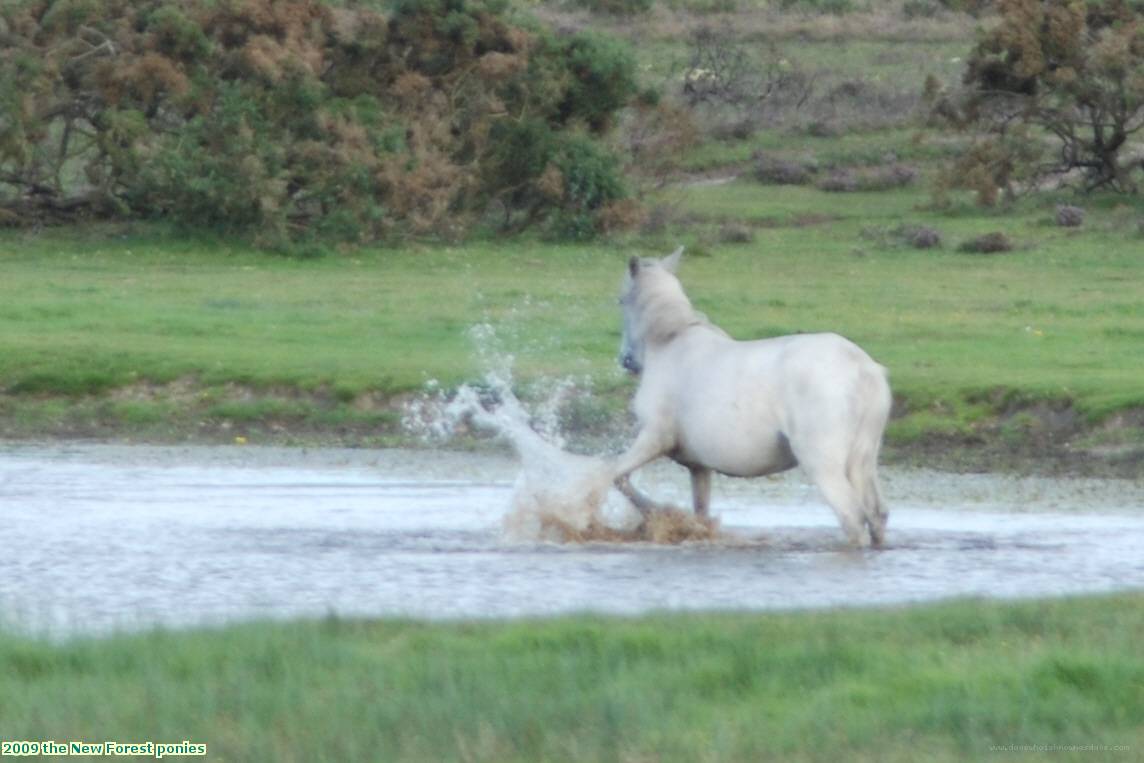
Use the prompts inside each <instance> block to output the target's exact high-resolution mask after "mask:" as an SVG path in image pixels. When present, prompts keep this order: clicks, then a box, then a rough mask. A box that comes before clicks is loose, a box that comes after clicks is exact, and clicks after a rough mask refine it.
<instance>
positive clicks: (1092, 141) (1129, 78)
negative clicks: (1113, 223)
mask: <svg viewBox="0 0 1144 763" xmlns="http://www.w3.org/2000/svg"><path fill="white" fill-rule="evenodd" d="M999 8H1000V11H1001V13H1000V19H999V21H998V23H996V24H992V25H990V26H989V27H987V28H985V29H983V31H982V32H981V33H980V36H979V38H978V41H977V45H976V46H975V47H974V49H973V51H972V52H971V54H970V55H969V57H968V58H967V61H966V69H965V74H964V78H963V82H964V85H965V89H964V91H963V92H962V93H959V94H956V95H954V96H947V97H943V98H940V99H935V104H934V112H935V114H940V115H941V116H943V117H944V118H946V119H948V120H949V121H952V122H953V123H954V124H955V125H957V126H959V127H962V128H972V129H974V130H976V131H978V132H985V133H988V134H989V136H990V141H991V142H992V143H993V144H994V145H997V146H1002V145H1006V143H1007V142H1010V146H1009V147H1010V148H1011V141H1012V139H1013V138H1014V136H1015V135H1016V134H1017V133H1019V132H1024V133H1025V136H1018V137H1024V138H1025V139H1026V140H1028V139H1031V141H1030V142H1034V143H1036V142H1040V140H1041V137H1040V136H1041V135H1042V134H1043V135H1046V136H1049V137H1050V139H1051V140H1052V141H1054V142H1055V143H1056V145H1055V146H1054V147H1053V148H1054V149H1055V150H1053V151H1050V152H1046V153H1045V156H1046V157H1047V158H1048V161H1044V162H1042V161H1034V162H1024V163H1022V162H1016V163H1014V164H1013V173H1011V174H1014V175H1015V177H1016V179H1017V180H1019V181H1021V182H1022V184H1023V185H1025V186H1035V185H1036V183H1037V180H1038V176H1039V175H1041V174H1045V173H1054V174H1064V173H1068V172H1071V171H1073V170H1079V171H1081V172H1082V173H1083V174H1084V176H1085V187H1086V189H1087V190H1094V189H1098V188H1107V189H1112V190H1115V191H1121V192H1132V191H1135V190H1136V189H1137V183H1136V179H1135V175H1136V174H1137V171H1138V170H1139V169H1140V166H1139V162H1136V161H1131V162H1128V163H1125V161H1124V159H1123V154H1124V153H1125V151H1126V149H1127V148H1128V147H1129V146H1131V144H1132V141H1133V137H1134V135H1135V134H1136V133H1137V132H1138V131H1139V129H1140V125H1141V123H1142V120H1144V24H1142V23H1141V13H1140V9H1139V7H1134V6H1133V4H1132V3H1130V2H1125V0H1087V1H1086V2H1079V1H1074V0H1003V1H1002V2H1000V3H999Z"/></svg>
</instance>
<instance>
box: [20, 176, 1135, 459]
mask: <svg viewBox="0 0 1144 763" xmlns="http://www.w3.org/2000/svg"><path fill="white" fill-rule="evenodd" d="M679 198H680V199H682V201H681V202H680V203H681V205H682V206H684V207H685V209H686V210H687V212H688V214H690V215H691V216H692V220H693V221H695V222H693V224H692V226H691V227H690V228H689V229H687V230H680V231H678V232H677V233H670V232H669V233H666V234H661V235H660V236H658V237H651V238H648V237H645V238H635V239H629V240H613V241H607V242H601V243H597V244H592V245H570V244H565V245H558V244H549V243H543V242H539V241H535V240H527V239H523V240H522V239H517V240H514V241H511V242H496V241H487V242H474V243H470V244H467V245H465V246H460V247H449V246H440V245H434V246H429V245H426V246H406V247H402V248H399V249H363V250H357V251H353V252H350V253H345V254H333V255H330V256H327V257H323V258H316V259H298V258H285V257H276V256H273V255H267V254H265V253H261V252H258V251H255V250H251V249H249V248H246V247H244V246H242V245H237V244H230V243H226V242H222V241H219V240H217V239H214V240H201V239H194V238H192V239H188V238H186V237H182V236H177V235H165V234H163V233H162V232H161V231H159V230H157V229H147V228H144V229H141V230H142V232H139V230H138V229H137V230H135V231H134V232H127V233H126V234H124V233H123V232H121V231H118V230H115V229H107V228H89V229H81V230H79V231H49V232H44V233H40V234H22V233H8V234H4V235H3V236H2V237H0V267H2V268H3V273H4V278H3V279H2V280H0V387H2V388H3V389H4V390H5V393H4V394H3V395H2V396H0V431H2V432H6V433H7V434H9V435H10V436H20V435H27V434H38V433H44V432H47V433H51V432H61V433H74V434H85V433H93V434H100V433H108V432H109V433H111V434H123V433H124V432H126V433H127V434H132V433H134V434H136V435H140V436H146V437H150V438H152V439H180V438H184V437H187V436H195V435H196V434H202V435H204V436H208V437H209V436H218V435H219V433H220V432H222V433H224V434H225V433H229V432H232V431H236V428H237V429H244V428H245V429H246V430H250V431H251V432H256V433H258V434H259V436H262V435H266V436H270V434H272V433H273V432H279V435H278V436H277V439H279V440H281V439H283V436H287V435H289V434H290V432H291V431H294V432H296V433H297V434H298V435H299V436H301V434H302V433H311V434H315V433H316V434H318V435H321V434H322V433H325V434H326V435H328V436H330V437H333V438H336V437H337V436H338V433H339V432H351V433H353V437H354V438H357V440H358V441H366V442H368V441H371V440H370V438H371V437H372V438H390V439H392V438H400V437H401V433H400V429H399V427H398V426H397V419H398V411H397V403H398V402H400V400H401V399H403V395H405V394H407V393H410V392H412V391H416V390H418V389H420V388H421V387H422V386H423V385H424V384H425V383H426V382H427V381H429V380H430V379H435V380H438V381H440V382H441V383H442V384H443V385H445V386H446V387H449V386H453V385H456V384H458V383H460V382H463V381H467V380H474V379H478V378H480V376H481V374H482V372H483V369H482V368H481V359H480V353H479V352H478V349H479V348H477V347H476V346H475V345H474V342H473V339H472V336H471V332H470V329H471V327H472V326H474V325H476V324H485V323H487V324H489V325H491V326H493V327H494V328H495V329H496V333H497V337H498V344H499V349H500V350H501V351H502V352H505V353H511V354H512V355H514V357H515V364H516V371H517V378H518V381H519V382H520V383H521V384H522V385H528V384H529V383H535V384H536V385H538V386H539V387H541V388H542V387H543V382H544V380H552V379H557V378H561V377H565V376H573V377H577V378H581V379H584V378H586V379H588V380H590V381H591V382H592V385H591V390H592V391H591V393H590V394H589V395H587V396H586V398H585V399H584V400H581V402H580V407H581V409H586V410H588V411H589V414H590V415H589V418H591V419H592V420H593V421H596V422H597V423H598V424H599V425H600V426H602V427H604V428H609V427H611V428H613V429H616V430H621V429H622V428H623V426H624V420H623V413H622V409H623V405H624V401H625V400H626V399H627V397H628V396H629V395H630V394H631V391H632V385H631V383H630V382H629V381H627V380H626V379H625V378H624V376H623V375H622V374H621V372H620V371H619V370H618V368H617V367H616V364H615V360H614V357H615V353H616V347H617V344H618V339H619V316H618V311H617V308H616V306H615V297H616V294H617V289H618V284H619V280H620V275H621V274H622V269H623V266H624V262H625V260H626V258H627V257H628V256H629V255H631V254H633V253H639V254H645V255H651V254H660V253H665V252H666V251H668V248H669V247H670V246H673V245H674V244H675V243H676V241H682V242H684V243H687V244H689V245H690V246H691V251H692V254H691V255H690V256H689V257H688V258H687V259H686V260H685V264H684V267H683V269H682V272H681V276H682V279H683V281H684V283H685V285H686V286H687V288H688V290H689V292H690V294H691V296H692V298H693V300H694V302H695V303H696V306H697V307H698V308H699V309H701V310H704V311H705V312H707V313H708V315H709V316H710V317H711V318H712V319H713V320H714V321H715V322H716V323H718V324H720V325H722V326H723V327H725V328H726V329H727V330H728V331H729V332H730V333H731V334H732V335H733V336H736V337H740V338H752V337H762V336H770V335H775V334H782V333H790V332H799V331H836V332H839V333H842V334H844V335H846V336H849V337H851V338H852V339H854V340H855V341H857V342H859V343H860V344H862V345H863V346H864V347H866V348H867V349H868V350H869V351H870V353H871V354H872V355H873V356H874V357H875V358H876V359H877V360H879V361H880V362H882V363H883V364H885V365H886V366H888V367H889V369H890V371H891V381H892V385H893V388H894V391H895V394H896V396H897V398H898V400H899V404H898V417H897V418H896V419H895V421H894V423H893V424H892V427H891V432H890V441H891V444H894V443H898V444H903V443H909V442H911V441H914V440H916V439H917V438H919V437H926V436H928V435H932V434H935V433H936V434H945V435H949V436H956V437H963V438H973V437H976V436H978V435H981V436H985V437H989V436H991V435H990V434H989V433H990V432H994V433H996V432H999V431H1000V428H1002V427H1004V426H1006V425H1009V424H1012V425H1013V426H1018V425H1019V426H1022V427H1025V428H1032V429H1036V427H1037V426H1039V425H1038V424H1037V423H1036V422H1035V421H1034V422H1025V423H1021V422H1017V424H1013V422H1012V421H1011V419H1012V416H1013V414H1015V413H1018V412H1021V411H1027V410H1031V409H1037V408H1038V407H1040V408H1044V407H1046V406H1047V407H1049V408H1052V409H1054V410H1057V411H1062V410H1067V411H1069V412H1070V415H1071V416H1072V417H1073V418H1075V419H1076V421H1077V422H1078V423H1077V426H1078V427H1081V428H1082V429H1083V430H1084V431H1086V432H1090V433H1091V432H1096V433H1098V434H1099V432H1100V431H1102V423H1103V422H1108V421H1110V420H1112V418H1113V416H1114V414H1117V413H1122V412H1125V411H1133V410H1138V409H1139V408H1140V407H1142V406H1144V387H1142V386H1141V385H1140V382H1139V368H1140V367H1141V365H1140V364H1141V360H1142V356H1141V354H1140V341H1141V338H1142V337H1144V286H1142V285H1141V284H1142V282H1141V280H1140V279H1139V278H1138V277H1137V274H1138V273H1139V270H1140V266H1141V263H1140V257H1141V254H1140V252H1141V251H1142V247H1141V239H1140V238H1139V234H1138V233H1137V231H1136V230H1135V229H1134V227H1132V226H1131V225H1130V224H1129V223H1131V222H1132V221H1133V219H1134V218H1133V213H1132V211H1131V210H1128V211H1126V208H1125V207H1124V206H1123V205H1119V204H1109V205H1105V206H1103V207H1094V208H1090V212H1089V221H1088V224H1087V227H1086V228H1085V229H1084V230H1082V231H1081V232H1079V233H1077V232H1074V231H1071V230H1069V229H1064V228H1058V227H1056V226H1055V225H1052V224H1050V220H1051V215H1052V207H1051V206H1050V205H1049V204H1048V203H1044V204H1040V205H1035V204H1029V205H1028V206H1026V207H1024V208H1022V209H1020V210H1019V211H1018V212H1016V213H1010V214H1007V215H1005V216H1000V215H997V214H994V213H989V212H978V211H976V210H975V209H972V208H962V209H959V210H958V211H956V212H954V213H939V212H932V211H923V210H920V209H918V208H917V207H916V201H917V199H916V195H915V194H914V193H912V192H910V191H908V190H907V191H892V192H880V193H852V194H831V193H825V192H822V191H818V190H816V189H813V188H802V187H799V188H795V187H775V186H764V185H759V184H756V183H753V182H750V181H748V180H739V181H737V182H734V183H730V184H725V185H714V186H702V187H694V188H691V189H689V190H687V191H686V192H684V193H683V194H682V195H681V196H680V197H679ZM728 220H731V221H738V222H740V223H742V224H744V225H746V226H748V227H749V228H750V229H751V231H752V233H753V236H754V240H753V241H752V242H750V243H744V244H730V243H720V242H719V240H718V237H717V230H718V228H719V226H720V225H722V224H724V223H725V222H726V221H728ZM902 224H915V225H916V224H925V225H929V226H933V227H934V228H936V229H938V230H939V231H940V232H941V233H942V235H943V238H944V240H945V241H946V242H948V243H946V245H945V246H944V247H943V248H941V249H939V250H915V249H912V248H910V247H907V246H904V245H903V244H901V243H900V242H899V241H898V240H897V238H896V236H895V233H894V231H895V229H896V228H897V227H899V226H901V225H902ZM993 230H1001V231H1004V232H1005V233H1006V234H1007V235H1009V236H1010V237H1011V238H1013V239H1014V240H1015V241H1016V242H1017V245H1018V247H1017V250H1016V251H1014V252H1011V253H1007V254H1002V255H992V256H985V255H971V254H964V253H960V252H958V251H956V245H957V243H958V242H959V241H960V240H964V239H965V238H969V237H971V236H975V235H979V234H980V233H983V232H987V231H993ZM1022 421H1023V420H1022ZM220 427H221V429H220ZM1010 429H1012V426H1010ZM1121 429H1122V428H1121ZM1007 431H1008V430H1007ZM1078 431H1079V430H1078ZM283 432H284V433H285V435H283V434H282V433H283ZM982 433H984V434H982ZM1009 434H1010V435H1013V436H1019V435H1020V434H1021V432H1020V431H1016V430H1014V431H1010V432H1009ZM1109 436H1112V434H1110V435H1109ZM1117 436H1123V432H1119V434H1117ZM1129 437H1130V438H1131V437H1134V435H1131V433H1130V434H1129Z"/></svg>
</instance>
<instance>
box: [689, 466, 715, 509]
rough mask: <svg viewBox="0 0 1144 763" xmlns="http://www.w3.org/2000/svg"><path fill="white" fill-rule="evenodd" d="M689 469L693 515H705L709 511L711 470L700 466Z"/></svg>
mask: <svg viewBox="0 0 1144 763" xmlns="http://www.w3.org/2000/svg"><path fill="white" fill-rule="evenodd" d="M690 469H691V505H692V506H694V507H695V516H697V517H706V516H707V514H708V512H710V511H711V470H710V469H705V468H704V467H702V466H692V467H690Z"/></svg>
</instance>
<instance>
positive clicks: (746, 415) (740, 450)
mask: <svg viewBox="0 0 1144 763" xmlns="http://www.w3.org/2000/svg"><path fill="white" fill-rule="evenodd" d="M682 254H683V247H680V248H679V249H677V250H675V252H674V253H672V254H671V255H670V256H668V257H666V258H665V259H663V260H641V259H640V258H638V257H633V258H632V259H631V260H630V261H629V263H628V272H627V274H626V276H625V278H624V288H623V294H622V296H621V298H620V305H621V307H622V310H623V319H624V332H623V340H622V344H621V346H620V364H621V365H622V366H623V367H624V368H626V369H627V370H628V371H630V372H631V373H633V374H636V375H638V376H639V388H638V390H637V391H636V396H635V400H634V402H633V406H632V407H633V411H634V413H635V415H636V418H637V420H638V422H639V434H638V435H637V436H636V440H635V442H634V443H633V444H632V446H631V447H630V448H629V449H628V450H627V451H626V452H625V453H623V454H621V455H619V456H617V457H616V460H615V461H614V463H613V475H614V477H615V480H616V486H617V487H618V488H619V489H620V491H621V492H623V493H624V495H626V496H627V497H628V499H629V500H631V501H632V503H633V504H635V505H636V506H637V507H638V508H639V509H640V511H642V512H644V513H645V514H646V513H647V512H648V511H651V510H654V509H657V508H660V506H659V504H656V503H655V502H654V501H652V500H651V499H649V498H647V497H646V496H644V495H643V494H642V493H640V492H639V491H637V490H636V489H635V488H633V487H632V485H631V483H630V482H629V480H628V477H629V475H630V474H631V473H632V472H633V471H635V470H636V469H638V468H640V467H641V466H643V465H644V464H647V463H649V462H650V461H653V460H655V459H657V458H659V457H660V456H668V457H669V458H671V459H672V460H674V461H676V462H677V463H679V464H682V465H683V466H686V467H687V468H688V469H690V470H691V493H692V499H693V501H694V505H695V513H696V514H698V515H706V514H707V511H708V507H709V502H710V498H711V472H712V471H717V472H719V473H720V474H726V475H730V476H734V477H759V476H762V475H765V474H773V473H775V472H781V471H785V470H787V469H790V468H792V467H794V466H796V465H799V466H802V468H803V469H804V470H805V471H806V473H807V475H808V476H809V477H810V478H811V480H813V481H814V483H815V484H816V485H817V486H818V488H819V489H820V490H821V491H822V495H823V498H825V500H826V502H827V503H829V504H830V506H831V508H833V509H834V513H835V514H836V515H837V517H838V521H839V523H840V524H841V525H842V529H843V530H844V531H845V533H846V537H847V539H848V540H849V541H850V543H852V544H853V545H856V546H866V545H869V544H871V543H872V544H874V545H875V546H879V545H881V544H882V542H883V540H884V538H885V530H886V509H885V507H884V505H883V503H882V496H881V491H880V490H879V487H878V476H877V468H878V450H879V448H880V446H881V442H882V432H883V430H884V429H885V427H886V421H887V419H888V418H889V415H890V404H891V398H890V386H889V384H888V383H887V381H886V369H884V368H883V367H882V366H880V365H878V364H877V363H875V362H874V361H873V360H871V358H870V356H869V355H867V354H866V353H865V352H864V351H863V350H862V349H861V348H859V347H858V346H857V345H855V344H854V343H853V342H850V341H849V340H847V339H844V338H842V337H840V336H838V335H837V334H796V335H792V336H780V337H775V338H773V339H760V340H756V341H750V342H739V341H735V340H734V339H731V338H730V337H729V336H728V335H727V334H726V333H725V332H724V331H723V330H722V329H720V328H718V327H717V326H715V325H713V324H712V323H710V322H709V321H708V320H707V318H706V316H704V315H703V314H702V313H699V312H696V311H695V309H694V308H692V306H691V302H690V300H688V298H687V295H686V294H684V293H683V287H682V286H681V285H680V283H679V279H677V278H676V277H675V270H676V268H677V266H678V265H679V260H680V257H681V255H682Z"/></svg>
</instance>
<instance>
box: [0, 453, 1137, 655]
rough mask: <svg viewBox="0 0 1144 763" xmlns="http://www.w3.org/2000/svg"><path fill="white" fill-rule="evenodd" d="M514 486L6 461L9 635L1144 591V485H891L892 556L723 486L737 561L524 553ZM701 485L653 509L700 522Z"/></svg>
mask: <svg viewBox="0 0 1144 763" xmlns="http://www.w3.org/2000/svg"><path fill="white" fill-rule="evenodd" d="M516 474H517V464H516V462H515V461H514V460H513V459H512V458H510V457H508V456H489V455H459V454H455V453H441V452H433V451H418V452H414V451H337V450H322V451H304V450H277V449H269V448H252V447H231V448H151V447H116V446H92V445H74V446H59V445H51V446H43V447H38V446H30V445H6V446H5V445H0V517H2V522H0V546H2V550H0V620H3V621H6V622H7V623H8V625H9V627H11V626H13V625H14V626H15V627H18V628H21V629H25V630H31V631H33V632H50V633H69V632H77V631H78V632H104V631H107V630H112V629H133V628H138V627H150V626H153V625H156V624H163V625H170V626H184V625H190V624H199V623H213V622H219V621H228V620H235V619H249V618H255V617H276V618H277V617H285V616H294V615H307V616H313V615H318V616H320V615H324V614H327V613H331V612H336V613H338V614H341V615H347V616H354V615H367V616H392V615H408V616H416V617H429V618H463V617H516V616H538V615H551V614H556V613H566V612H578V611H595V612H609V613H639V612H646V611H649V610H677V609H703V610H710V609H723V610H730V609H733V610H760V609H770V608H792V607H796V608H797V607H828V606H837V605H856V606H866V605H878V604H889V603H898V602H911V601H921V600H928V599H937V598H943V597H950V596H963V595H981V596H990V597H1021V596H1034V595H1036V596H1039V595H1057V594H1066V593H1079V592H1092V591H1111V590H1117V589H1125V588H1144V553H1142V552H1141V549H1144V485H1142V484H1141V483H1140V482H1135V483H1134V482H1124V481H1119V482H1117V481H1107V482H1106V481H1101V480H1051V479H1014V478H1004V477H996V476H981V475H976V476H951V475H942V474H936V473H926V472H915V471H908V472H907V471H896V472H895V471H889V472H888V473H887V474H886V475H885V492H886V494H887V497H888V499H889V501H890V505H891V508H892V511H891V517H890V529H889V533H888V542H889V548H887V549H886V550H884V551H880V552H858V551H851V550H849V549H847V548H845V547H844V546H843V545H842V543H841V533H840V531H839V529H838V526H837V524H836V522H835V521H834V518H833V517H832V515H831V514H830V512H829V510H828V509H827V508H826V507H825V506H824V505H823V504H822V503H821V502H820V501H819V499H818V497H817V496H816V494H815V493H814V491H813V489H812V488H810V487H809V486H808V485H807V484H805V482H804V481H803V480H802V478H801V477H800V475H798V474H797V473H792V474H790V475H788V476H784V477H783V478H782V479H774V480H755V481H751V482H744V481H733V480H726V481H722V482H717V483H716V485H715V492H714V500H713V504H714V511H715V512H716V513H717V514H718V515H719V517H720V519H721V522H722V529H723V536H722V538H721V539H720V540H719V541H716V542H707V543H697V544H689V545H683V546H655V545H651V544H615V543H613V544H606V543H601V544H588V545H575V544H552V543H542V542H526V543H519V542H510V541H509V540H506V538H505V535H504V534H503V532H502V521H503V518H504V515H505V513H506V511H507V509H508V507H509V504H510V500H511V496H512V489H513V487H512V486H513V480H514V478H515V477H516ZM683 477H684V475H683V474H682V470H680V469H678V468H677V467H672V466H671V465H664V466H663V467H662V468H655V469H652V470H651V472H650V474H649V475H647V476H645V477H644V478H643V480H642V483H643V486H644V487H645V488H646V489H647V490H649V492H653V493H655V494H656V495H658V496H661V497H664V498H667V499H670V500H675V501H678V502H681V503H682V502H683V501H684V499H685V497H686V495H687V486H686V483H685V481H684V478H683Z"/></svg>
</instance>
